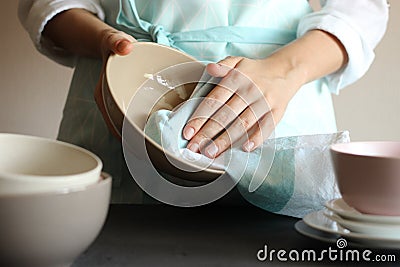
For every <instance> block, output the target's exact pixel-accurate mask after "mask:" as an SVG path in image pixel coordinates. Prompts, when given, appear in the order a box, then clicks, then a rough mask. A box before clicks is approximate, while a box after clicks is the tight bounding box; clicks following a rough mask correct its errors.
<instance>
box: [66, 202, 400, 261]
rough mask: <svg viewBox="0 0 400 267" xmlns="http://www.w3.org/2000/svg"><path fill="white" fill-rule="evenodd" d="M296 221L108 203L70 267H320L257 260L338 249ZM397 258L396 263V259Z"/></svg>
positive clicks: (214, 208) (212, 208) (226, 209)
mask: <svg viewBox="0 0 400 267" xmlns="http://www.w3.org/2000/svg"><path fill="white" fill-rule="evenodd" d="M297 221H298V219H296V218H290V217H285V216H280V215H275V214H271V213H268V212H266V211H263V210H262V209H259V208H257V207H254V206H250V205H242V206H223V205H218V204H212V205H207V206H203V207H197V208H177V207H171V206H166V205H161V204H160V205H111V206H110V211H109V214H108V218H107V221H106V223H105V225H104V227H103V230H102V232H101V233H100V235H99V236H98V238H97V239H96V240H95V242H94V243H93V244H92V245H91V246H90V247H89V249H88V250H87V251H86V252H85V253H84V254H82V255H81V256H80V257H79V258H78V259H77V260H76V261H75V263H74V264H73V267H81V266H82V267H83V266H84V267H89V266H96V267H97V266H98V267H102V266H107V267H108V266H253V265H257V266H262V265H264V266H266V265H269V266H271V265H278V264H283V265H289V264H290V265H296V264H304V265H307V266H310V265H318V264H321V263H320V262H319V263H318V262H302V263H301V262H300V263H299V262H293V261H287V262H280V261H278V259H277V258H276V257H275V258H274V261H273V262H270V261H268V260H266V261H259V260H258V259H257V252H258V251H259V250H260V249H262V248H264V246H265V245H267V246H268V251H271V250H272V249H275V250H276V251H278V250H280V249H284V250H286V251H287V252H288V253H289V251H290V250H292V249H295V250H297V251H300V252H301V251H302V250H306V249H313V250H315V251H317V252H318V251H321V250H323V249H328V247H329V246H331V247H332V248H337V247H336V246H334V244H329V243H324V242H320V241H317V240H314V239H310V238H308V237H305V236H303V235H301V234H299V233H298V232H296V230H295V229H294V224H295V223H296V222H297ZM286 256H287V255H286ZM397 259H398V262H400V255H397ZM324 264H332V265H341V266H343V265H349V266H350V265H351V266H353V265H354V264H355V263H354V262H347V263H344V262H331V261H325V263H324ZM363 264H365V262H364V263H363Z"/></svg>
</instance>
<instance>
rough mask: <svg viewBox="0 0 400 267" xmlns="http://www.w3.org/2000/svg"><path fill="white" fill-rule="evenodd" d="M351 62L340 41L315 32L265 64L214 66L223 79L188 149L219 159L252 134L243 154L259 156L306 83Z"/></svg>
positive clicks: (192, 123)
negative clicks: (261, 146)
mask: <svg viewBox="0 0 400 267" xmlns="http://www.w3.org/2000/svg"><path fill="white" fill-rule="evenodd" d="M347 60H348V57H347V53H346V50H345V49H344V47H343V45H342V44H341V43H340V41H339V40H338V39H336V37H334V36H332V35H331V34H329V33H326V32H324V31H320V30H312V31H309V32H308V33H306V34H305V35H304V36H302V37H301V38H299V39H296V40H295V41H293V42H292V43H290V44H288V45H286V46H284V47H282V48H281V49H279V50H277V51H276V52H274V53H273V54H272V55H270V56H269V57H268V58H265V59H260V60H252V59H248V58H242V57H228V58H226V59H224V60H222V61H220V62H219V63H217V64H209V65H208V66H207V71H208V72H209V74H210V75H212V76H215V77H222V80H221V82H220V83H219V84H218V85H217V86H216V87H215V88H214V89H213V90H212V91H211V92H210V93H209V94H208V95H207V97H206V98H205V99H204V100H203V101H202V102H201V103H200V105H199V107H198V108H197V109H196V111H195V112H194V114H193V115H192V117H191V118H190V119H189V121H188V123H187V124H186V126H185V127H184V129H183V137H184V138H185V139H187V140H189V143H188V145H187V148H188V149H190V150H192V151H194V152H201V153H202V154H205V155H206V156H207V157H210V158H215V157H217V156H219V155H220V154H221V153H222V152H224V151H225V150H226V149H228V148H229V147H230V146H231V145H232V144H233V143H234V142H236V141H237V140H239V139H240V138H241V137H243V136H244V135H246V134H248V136H247V138H246V139H247V141H245V142H244V144H242V146H243V150H245V151H253V150H254V149H255V148H257V147H258V146H260V145H261V144H262V143H263V141H264V140H266V139H267V138H268V137H269V136H270V134H271V133H272V131H273V129H274V128H275V125H276V124H277V123H278V122H279V121H280V120H281V119H282V117H283V115H284V113H285V110H286V107H287V105H288V104H289V101H290V100H291V99H292V97H293V96H294V95H295V94H296V92H297V91H298V90H299V89H300V87H301V86H302V85H303V84H305V83H307V82H310V81H313V80H315V79H318V78H321V77H323V76H325V75H327V74H330V73H332V72H335V71H337V70H339V69H340V68H341V67H343V66H344V65H345V64H346V63H347ZM211 140H212V142H211Z"/></svg>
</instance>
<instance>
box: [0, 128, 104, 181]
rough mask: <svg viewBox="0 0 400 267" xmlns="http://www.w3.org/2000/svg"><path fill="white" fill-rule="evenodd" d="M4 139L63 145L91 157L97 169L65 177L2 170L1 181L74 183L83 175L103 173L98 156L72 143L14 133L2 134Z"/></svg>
mask: <svg viewBox="0 0 400 267" xmlns="http://www.w3.org/2000/svg"><path fill="white" fill-rule="evenodd" d="M2 137H12V138H20V139H25V140H29V139H30V140H36V141H40V142H48V143H52V144H56V145H61V146H64V147H67V148H71V149H74V150H76V151H79V152H81V153H83V154H85V155H87V156H89V157H90V158H92V159H93V160H94V161H95V162H96V164H95V167H92V168H90V169H89V170H87V171H84V172H80V173H75V174H65V175H37V174H23V173H14V172H10V171H3V170H0V175H1V179H3V180H16V181H26V180H29V179H31V178H32V177H34V179H35V180H34V181H38V182H39V181H45V182H51V183H59V182H68V181H73V180H75V179H78V178H79V176H81V175H83V174H92V173H97V172H101V170H102V168H103V162H102V161H101V159H100V158H99V157H98V156H97V155H96V154H94V153H93V152H91V151H89V150H87V149H85V148H83V147H80V146H77V145H74V144H70V143H67V142H64V141H60V140H56V139H51V138H45V137H39V136H33V135H24V134H14V133H0V139H1V138H2ZM54 177H57V180H55V179H54ZM34 181H33V180H32V182H34Z"/></svg>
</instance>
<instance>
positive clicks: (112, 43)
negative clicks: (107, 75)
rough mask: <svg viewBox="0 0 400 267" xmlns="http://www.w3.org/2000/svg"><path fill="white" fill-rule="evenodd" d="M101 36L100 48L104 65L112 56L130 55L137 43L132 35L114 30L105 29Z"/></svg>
mask: <svg viewBox="0 0 400 267" xmlns="http://www.w3.org/2000/svg"><path fill="white" fill-rule="evenodd" d="M100 34H101V37H100V38H99V39H100V40H101V43H100V48H101V54H102V58H103V62H104V63H105V62H106V60H107V58H108V57H109V55H110V54H117V55H121V56H124V55H128V54H129V53H130V52H131V51H132V49H133V43H134V42H136V39H135V38H133V37H132V36H131V35H129V34H126V33H125V32H123V31H118V30H116V29H113V28H108V29H105V30H103V31H101V33H100ZM103 65H104V64H103Z"/></svg>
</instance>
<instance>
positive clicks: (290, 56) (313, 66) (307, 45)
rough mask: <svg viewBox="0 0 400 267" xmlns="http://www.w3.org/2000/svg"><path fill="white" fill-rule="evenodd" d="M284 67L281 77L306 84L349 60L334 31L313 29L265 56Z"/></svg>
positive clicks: (331, 71)
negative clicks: (330, 32)
mask: <svg viewBox="0 0 400 267" xmlns="http://www.w3.org/2000/svg"><path fill="white" fill-rule="evenodd" d="M266 60H267V61H269V62H271V61H273V62H276V63H277V64H274V66H281V68H282V70H281V71H282V76H283V77H285V78H288V76H289V77H291V78H293V79H296V80H297V81H298V82H299V85H300V86H301V85H303V84H305V83H308V82H310V81H313V80H315V79H318V78H321V77H323V76H325V75H328V74H331V73H333V72H335V71H337V70H339V69H340V68H341V67H343V66H344V65H345V64H346V63H347V60H348V57H347V53H346V50H345V48H344V47H343V45H342V44H341V43H340V42H339V41H338V40H337V39H336V38H335V37H334V36H332V35H331V34H329V33H326V32H323V31H320V30H312V31H309V32H307V33H306V34H305V35H304V36H302V37H301V38H299V39H297V40H295V41H293V42H292V43H290V44H288V45H287V46H285V47H283V48H281V49H279V50H278V51H276V52H275V53H273V54H272V55H271V56H270V57H268V58H267V59H266Z"/></svg>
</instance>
